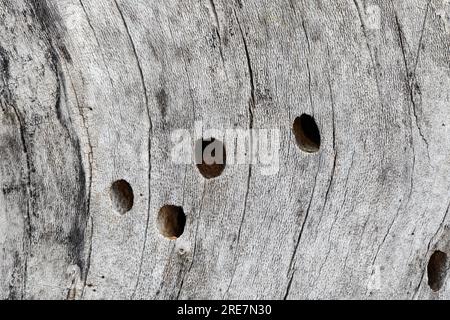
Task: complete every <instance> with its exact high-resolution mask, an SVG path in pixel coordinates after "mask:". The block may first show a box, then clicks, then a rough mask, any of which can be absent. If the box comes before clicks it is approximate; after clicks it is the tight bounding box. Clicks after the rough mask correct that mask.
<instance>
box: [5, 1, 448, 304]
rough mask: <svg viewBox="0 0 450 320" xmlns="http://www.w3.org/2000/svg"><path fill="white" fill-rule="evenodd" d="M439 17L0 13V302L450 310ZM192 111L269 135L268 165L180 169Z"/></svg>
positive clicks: (425, 9) (271, 8) (186, 8)
mask: <svg viewBox="0 0 450 320" xmlns="http://www.w3.org/2000/svg"><path fill="white" fill-rule="evenodd" d="M449 19H450V4H449V1H448V0H392V1H381V0H354V1H353V0H337V1H322V0H321V1H312V0H276V1H272V0H248V1H243V0H235V1H234V0H228V1H227V0H169V1H168V0H164V1H163V0H154V1H145V0H36V1H34V0H0V246H1V251H0V298H3V299H241V298H251V299H263V298H266V299H303V298H307V299H332V298H339V299H345V298H352V299H354V298H362V299H381V298H390V299H438V298H441V299H442V298H447V299H448V298H450V280H449V279H448V277H447V278H444V279H437V280H436V279H435V280H433V281H434V282H433V283H435V284H434V285H433V287H436V286H438V285H439V286H440V289H439V290H437V291H436V290H432V289H431V288H430V286H429V285H428V272H427V265H428V261H429V259H430V257H431V256H432V254H433V252H435V251H437V250H439V251H440V252H443V253H446V254H448V253H449V252H450V236H449V229H448V223H449V207H450V132H449V128H450V90H449V89H450V23H449V21H450V20H449ZM302 114H308V115H311V116H313V117H314V119H315V120H316V122H317V126H318V128H319V130H320V134H321V137H320V138H321V140H320V150H319V151H318V152H314V153H307V152H303V151H302V150H301V149H300V148H299V147H298V146H297V143H296V139H295V136H294V133H293V132H292V127H293V123H294V120H295V119H296V118H298V117H300V116H301V115H302ZM200 120H201V121H202V122H203V127H204V128H218V129H226V128H241V129H249V128H254V129H273V128H275V129H279V130H280V133H281V136H280V170H279V172H278V174H276V175H267V176H265V175H262V174H260V166H261V165H260V164H254V165H252V166H249V165H227V166H226V168H225V170H224V172H223V173H222V174H221V175H220V177H218V178H215V179H205V178H204V177H203V176H202V175H201V174H200V172H199V171H198V169H197V166H196V165H195V164H192V165H179V164H175V163H173V162H172V161H171V159H170V154H171V147H172V141H171V133H172V131H173V130H175V129H188V130H190V131H192V130H193V128H194V126H195V122H196V121H200ZM231 152H232V151H230V150H227V154H231ZM116 181H126V182H128V183H129V184H130V187H131V188H132V194H131V191H129V190H130V189H129V188H127V189H126V190H128V191H126V192H121V193H120V192H119V194H123V193H125V194H127V195H129V196H130V197H131V196H132V200H131V198H129V199H128V200H127V199H125V200H124V201H125V202H124V204H125V209H120V208H121V207H120V206H119V209H118V210H119V211H121V212H118V210H117V205H115V203H114V201H115V200H114V196H112V195H111V192H112V189H111V187H112V185H113V184H114V182H116ZM131 205H132V208H131V210H130V211H128V212H126V211H127V210H128V209H129V206H131ZM166 205H172V206H177V207H182V209H183V211H184V213H185V214H186V224H185V226H184V233H183V234H182V236H181V237H180V238H179V239H177V240H176V241H175V240H170V239H168V238H166V237H164V236H163V235H161V234H160V232H159V229H158V225H157V220H158V213H159V211H160V209H161V208H162V207H164V206H166ZM122 211H123V212H122ZM441 261H443V260H439V263H440V264H439V265H437V266H436V267H434V268H433V269H439V270H441V271H442V270H443V269H445V268H444V267H443V266H442V263H441ZM446 263H447V269H448V262H446ZM444 276H445V272H444ZM436 283H437V284H436Z"/></svg>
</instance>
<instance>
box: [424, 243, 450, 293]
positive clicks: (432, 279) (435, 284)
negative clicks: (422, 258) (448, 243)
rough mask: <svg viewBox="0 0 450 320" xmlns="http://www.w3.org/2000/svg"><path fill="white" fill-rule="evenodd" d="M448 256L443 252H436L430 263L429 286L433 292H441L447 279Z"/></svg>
mask: <svg viewBox="0 0 450 320" xmlns="http://www.w3.org/2000/svg"><path fill="white" fill-rule="evenodd" d="M447 260H448V259H447V254H446V253H445V252H442V251H439V250H438V251H435V252H434V253H433V254H432V255H431V257H430V260H429V261H428V266H427V273H428V285H429V286H430V288H431V290H433V291H439V290H440V289H441V288H442V286H443V285H444V282H445V278H446V277H447V269H448V268H447Z"/></svg>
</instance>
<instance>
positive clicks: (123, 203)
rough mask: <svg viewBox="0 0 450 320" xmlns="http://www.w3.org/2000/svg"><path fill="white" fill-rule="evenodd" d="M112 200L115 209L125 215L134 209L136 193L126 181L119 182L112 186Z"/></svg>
mask: <svg viewBox="0 0 450 320" xmlns="http://www.w3.org/2000/svg"><path fill="white" fill-rule="evenodd" d="M111 200H112V203H113V206H114V209H115V210H116V211H117V212H118V213H120V214H125V213H127V212H129V211H130V210H131V209H132V208H133V204H134V193H133V188H132V187H131V185H130V184H129V183H128V182H127V181H125V180H118V181H116V182H114V183H113V184H112V186H111Z"/></svg>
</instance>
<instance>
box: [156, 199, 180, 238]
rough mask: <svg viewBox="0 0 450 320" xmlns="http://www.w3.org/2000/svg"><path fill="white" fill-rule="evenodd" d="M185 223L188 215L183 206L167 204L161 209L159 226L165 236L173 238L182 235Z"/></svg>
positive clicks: (158, 220)
mask: <svg viewBox="0 0 450 320" xmlns="http://www.w3.org/2000/svg"><path fill="white" fill-rule="evenodd" d="M185 225H186V215H185V213H184V211H183V208H182V207H178V206H173V205H166V206H164V207H162V208H161V209H160V210H159V213H158V218H157V226H158V230H159V232H160V233H161V234H162V235H163V236H164V237H166V238H169V239H171V240H175V239H177V238H179V237H181V235H182V234H183V232H184V227H185Z"/></svg>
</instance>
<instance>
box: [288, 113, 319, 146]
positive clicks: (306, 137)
mask: <svg viewBox="0 0 450 320" xmlns="http://www.w3.org/2000/svg"><path fill="white" fill-rule="evenodd" d="M293 131H294V135H295V140H296V141H297V145H298V146H299V148H300V149H301V150H302V151H304V152H308V153H314V152H318V151H319V149H320V143H321V138H320V131H319V127H318V126H317V123H316V120H314V118H313V117H311V116H310V115H307V114H302V115H301V116H300V117H297V118H296V119H295V120H294V125H293Z"/></svg>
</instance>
